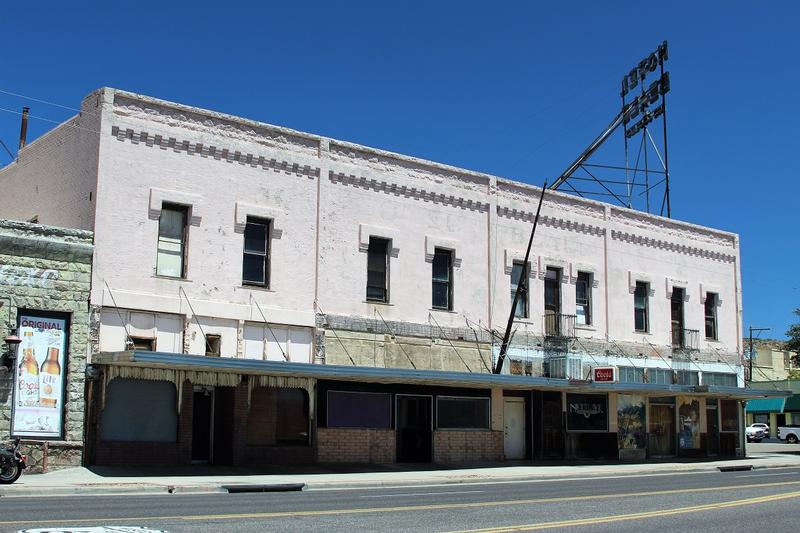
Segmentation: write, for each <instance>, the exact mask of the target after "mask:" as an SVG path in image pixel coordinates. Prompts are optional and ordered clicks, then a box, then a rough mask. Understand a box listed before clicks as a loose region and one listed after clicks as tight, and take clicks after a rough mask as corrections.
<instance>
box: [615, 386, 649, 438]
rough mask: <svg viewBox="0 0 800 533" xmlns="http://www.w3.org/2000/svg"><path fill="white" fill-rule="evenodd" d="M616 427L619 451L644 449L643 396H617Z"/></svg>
mask: <svg viewBox="0 0 800 533" xmlns="http://www.w3.org/2000/svg"><path fill="white" fill-rule="evenodd" d="M617 426H618V429H617V438H618V440H619V448H620V449H621V450H624V449H643V448H644V447H645V400H644V396H635V395H628V394H620V395H619V396H617Z"/></svg>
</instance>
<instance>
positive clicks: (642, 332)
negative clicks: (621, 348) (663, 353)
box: [633, 329, 652, 335]
mask: <svg viewBox="0 0 800 533" xmlns="http://www.w3.org/2000/svg"><path fill="white" fill-rule="evenodd" d="M633 334H634V335H652V333H650V332H649V331H639V330H638V329H635V330H633Z"/></svg>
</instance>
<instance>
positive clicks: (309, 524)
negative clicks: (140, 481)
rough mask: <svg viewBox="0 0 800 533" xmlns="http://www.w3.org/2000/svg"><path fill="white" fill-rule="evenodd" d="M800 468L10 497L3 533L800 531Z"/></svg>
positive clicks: (0, 507) (2, 503)
mask: <svg viewBox="0 0 800 533" xmlns="http://www.w3.org/2000/svg"><path fill="white" fill-rule="evenodd" d="M799 503H800V469H798V468H793V469H762V470H755V471H750V472H724V473H723V472H708V473H693V474H668V475H648V476H626V477H616V478H610V477H607V478H586V479H571V480H556V481H554V480H548V481H541V482H537V481H531V482H515V483H481V484H458V485H436V486H414V487H403V488H376V489H369V490H366V489H359V490H316V491H315V490H308V491H303V492H292V493H257V494H248V493H244V494H195V495H192V494H183V495H182V494H173V495H159V496H107V497H97V496H75V497H48V498H2V499H0V531H18V530H22V529H28V528H48V529H50V530H52V529H56V528H59V527H63V528H72V529H73V530H77V529H78V528H80V527H87V526H98V525H108V526H122V525H126V526H146V527H150V528H154V529H163V530H167V531H170V532H173V533H177V532H189V531H191V532H215V533H220V532H227V531H233V532H240V531H281V532H283V531H303V532H305V531H325V532H337V531H346V532H347V533H361V532H368V531H420V532H427V531H431V532H434V531H435V532H445V531H475V530H479V531H482V530H488V531H530V530H550V531H554V530H559V531H576V532H582V531H592V532H595V531H609V532H611V531H614V532H616V531H631V532H633V531H636V532H640V531H642V530H643V529H645V528H647V529H650V528H659V529H663V530H664V531H692V530H697V529H701V530H702V531H704V532H707V531H708V532H716V531H719V532H723V531H725V532H726V533H729V532H731V531H742V530H750V529H753V528H752V527H751V526H748V524H751V525H752V524H769V529H770V531H792V530H795V529H796V525H797V524H796V516H797V515H796V509H797V506H798V504H799Z"/></svg>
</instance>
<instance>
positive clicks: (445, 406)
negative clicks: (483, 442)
mask: <svg viewBox="0 0 800 533" xmlns="http://www.w3.org/2000/svg"><path fill="white" fill-rule="evenodd" d="M436 427H437V429H489V398H454V397H449V396H439V397H438V398H437V399H436Z"/></svg>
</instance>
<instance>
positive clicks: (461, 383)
mask: <svg viewBox="0 0 800 533" xmlns="http://www.w3.org/2000/svg"><path fill="white" fill-rule="evenodd" d="M92 363H94V364H99V365H113V366H126V367H139V368H163V369H175V370H185V371H194V372H214V373H231V374H238V375H242V376H285V377H298V378H309V379H317V380H320V379H322V380H332V381H353V382H362V383H387V384H388V383H392V384H409V385H431V386H442V387H464V388H477V389H492V388H499V389H505V390H552V391H564V390H566V391H570V392H590V393H591V392H594V393H606V392H616V393H623V394H645V395H649V396H673V395H688V396H691V395H702V396H708V397H716V398H728V399H736V400H748V399H753V398H770V397H786V396H790V395H791V392H790V391H776V390H756V389H745V388H739V387H721V386H716V385H700V386H698V385H694V386H692V385H661V384H655V383H595V382H591V381H578V380H567V379H555V378H544V377H533V376H515V375H507V374H488V373H469V372H449V371H443V370H414V369H405V368H375V367H366V366H341V365H315V364H308V363H289V362H284V361H261V360H253V359H234V358H230V357H207V356H202V355H186V354H176V353H165V352H145V351H139V350H134V351H124V352H103V353H100V354H97V355H94V356H93V357H92Z"/></svg>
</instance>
